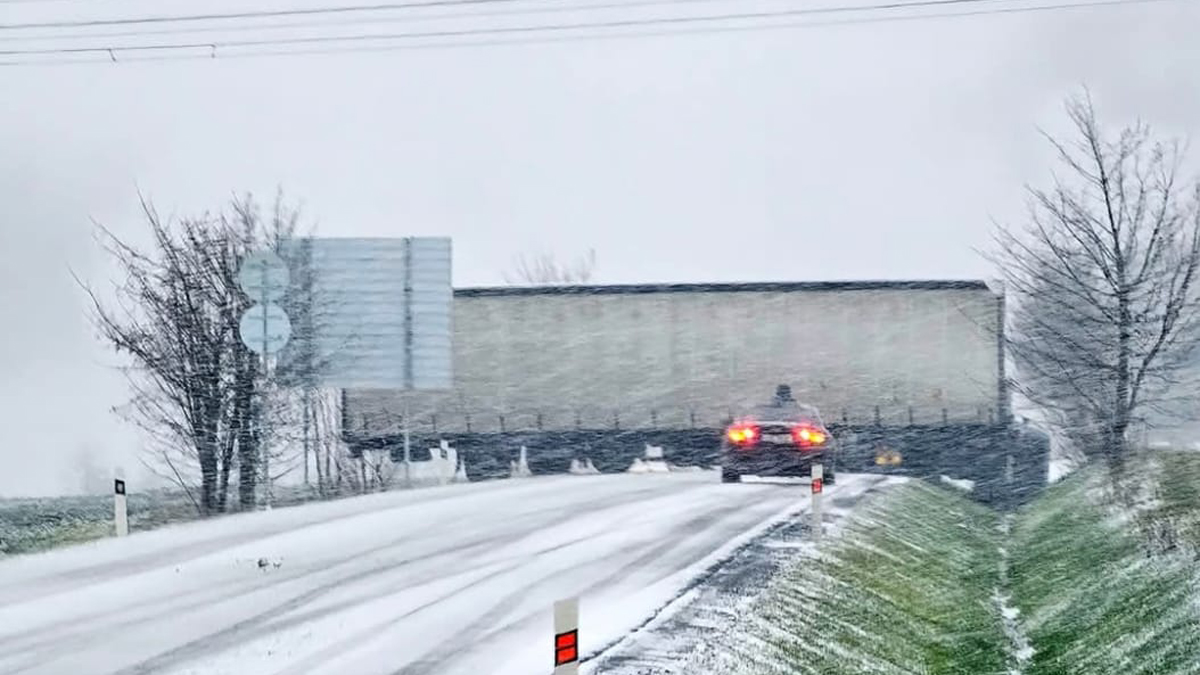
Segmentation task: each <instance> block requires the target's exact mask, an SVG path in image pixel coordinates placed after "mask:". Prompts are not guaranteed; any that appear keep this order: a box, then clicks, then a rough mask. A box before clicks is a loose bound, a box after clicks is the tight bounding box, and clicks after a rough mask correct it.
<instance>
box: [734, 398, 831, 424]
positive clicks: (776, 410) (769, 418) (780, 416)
mask: <svg viewBox="0 0 1200 675" xmlns="http://www.w3.org/2000/svg"><path fill="white" fill-rule="evenodd" d="M750 415H751V416H753V417H754V418H755V419H757V420H760V421H764V422H820V420H821V414H820V413H819V412H817V409H816V408H814V407H812V406H809V405H803V404H800V403H783V404H771V405H764V406H759V407H757V408H754V409H753V410H751V411H750Z"/></svg>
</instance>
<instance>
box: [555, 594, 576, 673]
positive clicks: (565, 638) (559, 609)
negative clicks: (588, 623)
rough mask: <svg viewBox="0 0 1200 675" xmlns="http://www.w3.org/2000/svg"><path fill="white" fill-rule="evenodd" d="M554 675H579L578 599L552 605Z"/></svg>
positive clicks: (561, 601) (560, 601)
mask: <svg viewBox="0 0 1200 675" xmlns="http://www.w3.org/2000/svg"><path fill="white" fill-rule="evenodd" d="M554 675H579V599H578V598H571V599H570V600H559V601H558V602H556V603H554Z"/></svg>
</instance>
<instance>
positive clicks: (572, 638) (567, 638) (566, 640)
mask: <svg viewBox="0 0 1200 675" xmlns="http://www.w3.org/2000/svg"><path fill="white" fill-rule="evenodd" d="M578 660H579V631H577V630H573V631H569V632H566V633H561V634H559V635H555V636H554V665H556V666H561V665H565V664H567V663H573V662H575V661H578Z"/></svg>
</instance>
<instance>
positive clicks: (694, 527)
mask: <svg viewBox="0 0 1200 675" xmlns="http://www.w3.org/2000/svg"><path fill="white" fill-rule="evenodd" d="M743 509H744V505H743V504H740V503H737V504H732V505H729V506H726V507H724V508H723V509H722V510H721V511H719V512H709V513H704V514H701V515H699V516H697V517H695V518H692V519H690V520H689V521H687V522H685V523H683V524H681V525H680V526H679V527H678V528H676V531H678V532H680V533H682V534H684V535H689V536H685V537H684V538H682V539H669V540H665V541H664V542H663V543H661V544H658V545H656V546H653V547H651V548H650V549H648V550H647V549H644V547H643V545H642V543H641V542H635V543H633V544H630V545H627V546H626V547H624V549H622V550H620V551H618V552H616V553H614V554H613V555H610V556H608V558H609V560H603V561H595V562H592V563H589V564H587V565H585V566H583V568H590V567H601V566H607V565H609V564H611V563H610V560H611V559H612V558H620V557H624V555H625V554H628V553H638V555H636V556H634V557H633V558H632V559H630V560H628V561H627V562H625V563H623V564H622V565H621V566H620V567H618V568H616V569H614V570H612V571H610V572H608V573H607V574H605V575H604V576H602V577H601V578H599V579H597V580H596V581H594V582H592V583H591V584H589V585H588V586H586V587H584V588H582V589H580V590H579V591H578V593H577V594H578V595H579V596H581V597H586V596H588V595H590V594H591V593H592V592H594V591H597V590H601V589H606V588H608V587H609V586H611V585H612V584H613V583H614V582H617V581H620V580H621V579H624V578H626V577H627V576H628V575H629V574H630V572H631V571H633V570H637V569H641V568H644V567H645V566H647V565H648V564H649V563H652V562H654V561H656V560H660V559H661V558H662V557H663V556H664V555H665V554H667V553H669V552H671V551H672V550H674V549H678V548H680V547H681V546H684V545H685V544H687V543H688V542H689V540H690V535H694V534H698V533H701V532H703V531H704V530H705V529H706V528H707V527H708V526H710V525H711V524H713V523H714V522H718V521H720V520H723V519H724V518H725V517H726V516H727V515H729V514H730V513H733V512H738V511H741V510H743ZM531 586H532V584H530V585H526V586H521V587H519V588H517V589H516V590H514V591H513V592H511V593H509V594H508V595H506V596H504V597H503V598H500V599H498V600H496V601H495V602H494V603H493V608H492V609H490V610H488V611H487V612H485V613H483V614H482V615H481V616H480V617H479V618H478V619H476V620H474V621H473V622H471V623H469V624H466V625H465V626H464V627H463V629H462V634H464V635H475V636H477V637H476V638H475V639H474V640H473V642H474V643H475V644H476V645H477V646H479V647H483V648H485V649H486V645H487V644H488V643H489V642H491V641H492V639H493V638H495V637H496V636H499V635H503V634H505V633H507V632H509V631H510V630H512V629H514V628H520V627H522V626H527V625H529V624H530V623H531V622H534V621H538V622H541V621H544V620H545V616H544V614H545V610H544V609H534V610H531V611H529V612H526V613H524V614H522V615H520V616H518V617H517V618H515V619H513V620H510V621H508V622H505V623H504V624H501V625H499V626H496V625H495V623H496V622H497V621H498V620H500V619H502V618H503V617H504V616H505V615H507V614H509V613H510V612H511V609H510V607H511V604H512V603H513V602H515V601H516V600H518V599H519V598H521V597H522V596H525V595H527V594H528V593H529V591H530V588H531ZM487 628H490V630H485V629H487ZM454 639H455V638H451V639H450V640H445V641H443V642H442V643H441V644H440V645H439V647H440V648H439V649H438V650H437V652H436V653H435V654H434V655H433V656H432V657H426V658H424V659H422V660H421V661H420V662H418V663H415V664H409V665H406V666H405V667H403V668H401V669H400V670H397V671H395V673H394V675H432V674H433V673H438V672H441V671H442V670H443V668H444V666H445V665H446V664H447V663H449V662H450V661H452V660H453V659H454V658H456V657H457V656H458V654H459V653H460V652H461V651H462V647H461V645H457V644H449V643H450V642H452V641H453V640H454Z"/></svg>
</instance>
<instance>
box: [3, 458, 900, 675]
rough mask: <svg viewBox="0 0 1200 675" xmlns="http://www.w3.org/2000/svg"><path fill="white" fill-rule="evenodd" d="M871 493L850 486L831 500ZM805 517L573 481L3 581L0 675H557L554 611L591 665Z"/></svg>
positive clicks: (707, 486) (744, 492)
mask: <svg viewBox="0 0 1200 675" xmlns="http://www.w3.org/2000/svg"><path fill="white" fill-rule="evenodd" d="M876 479H877V477H868V476H850V475H844V476H842V477H841V481H840V483H841V484H840V485H838V486H837V487H835V488H830V490H829V494H830V496H832V497H838V496H839V495H841V496H849V495H852V494H861V493H862V492H864V491H865V490H866V488H867V487H868V486H869V485H873V484H874V483H875V482H877V480H876ZM808 503H809V496H808V491H807V489H804V488H798V487H797V486H795V485H772V484H748V485H721V484H719V483H718V482H717V481H716V477H715V475H713V474H712V473H710V472H703V473H690V474H672V475H642V476H629V475H616V476H589V477H578V476H561V477H548V478H539V479H534V480H519V481H496V482H490V483H484V484H475V485H455V486H447V487H444V488H434V489H428V490H420V491H413V492H392V493H386V494H378V495H370V496H367V497H361V498H356V499H350V500H344V501H340V502H331V503H321V504H313V505H308V506H303V507H296V508H288V509H279V510H276V511H273V512H265V513H251V514H243V515H236V516H230V517H227V518H222V519H218V520H214V521H209V522H200V523H192V524H188V525H182V526H176V527H172V528H167V529H163V530H158V531H154V532H147V533H141V534H137V535H135V536H132V537H130V538H128V539H125V540H113V539H110V540H105V541H101V542H96V543H93V544H88V545H84V546H79V547H75V548H71V549H65V550H60V551H54V552H50V553H46V554H42V555H37V556H28V557H21V558H16V559H12V560H7V561H0V673H37V674H41V673H53V674H63V675H68V674H69V675H77V674H80V673H87V674H88V675H108V674H118V673H119V674H121V675H125V674H133V673H165V674H169V675H185V674H195V675H200V674H205V675H218V674H235V673H236V674H242V673H245V674H247V675H249V674H254V675H267V674H272V673H273V674H279V675H283V674H288V675H291V674H300V673H339V674H340V673H355V674H356V675H373V674H375V673H389V674H390V673H399V674H404V675H418V674H423V673H431V674H432V673H437V674H438V675H466V674H468V673H469V674H472V675H483V674H491V675H537V674H540V673H549V672H550V669H551V668H550V664H549V661H550V644H551V642H550V608H551V605H552V603H553V602H554V601H555V600H557V599H559V598H563V597H568V596H572V595H579V596H581V598H582V600H581V631H580V632H581V635H580V640H581V647H582V652H583V653H584V654H585V655H586V654H588V653H591V652H594V651H596V650H598V649H601V648H603V647H605V646H607V645H610V644H612V643H613V642H615V641H617V640H619V639H620V638H621V637H622V636H625V635H627V634H628V633H629V632H630V631H631V630H633V629H634V628H636V627H637V626H639V625H640V624H642V623H643V622H645V621H646V620H647V619H649V618H651V617H652V616H653V615H654V614H655V612H656V611H658V610H659V609H660V608H662V607H663V606H664V605H665V604H667V603H668V602H670V601H671V600H672V599H674V598H676V597H677V596H678V595H679V594H680V593H681V591H682V590H683V589H684V588H685V587H687V586H688V584H689V583H691V582H692V581H693V580H694V579H696V578H697V577H698V576H699V575H700V574H701V573H702V572H704V570H706V569H707V568H709V567H711V566H712V565H713V564H714V563H715V562H717V561H718V560H719V559H720V558H721V557H723V556H726V555H728V554H729V553H731V552H732V551H733V550H734V549H735V548H736V547H737V546H739V545H740V544H742V543H744V542H745V541H747V540H749V539H750V538H752V537H753V536H754V535H755V534H756V533H761V532H763V531H765V530H766V529H767V528H768V527H770V526H771V525H772V524H774V523H776V522H778V521H780V520H781V519H784V518H786V517H788V516H789V515H792V514H794V513H796V512H798V511H802V510H805V509H806V508H807V505H808ZM264 558H265V559H266V560H267V561H269V562H268V565H267V567H266V568H265V569H260V566H259V564H258V563H259V560H260V559H264Z"/></svg>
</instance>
